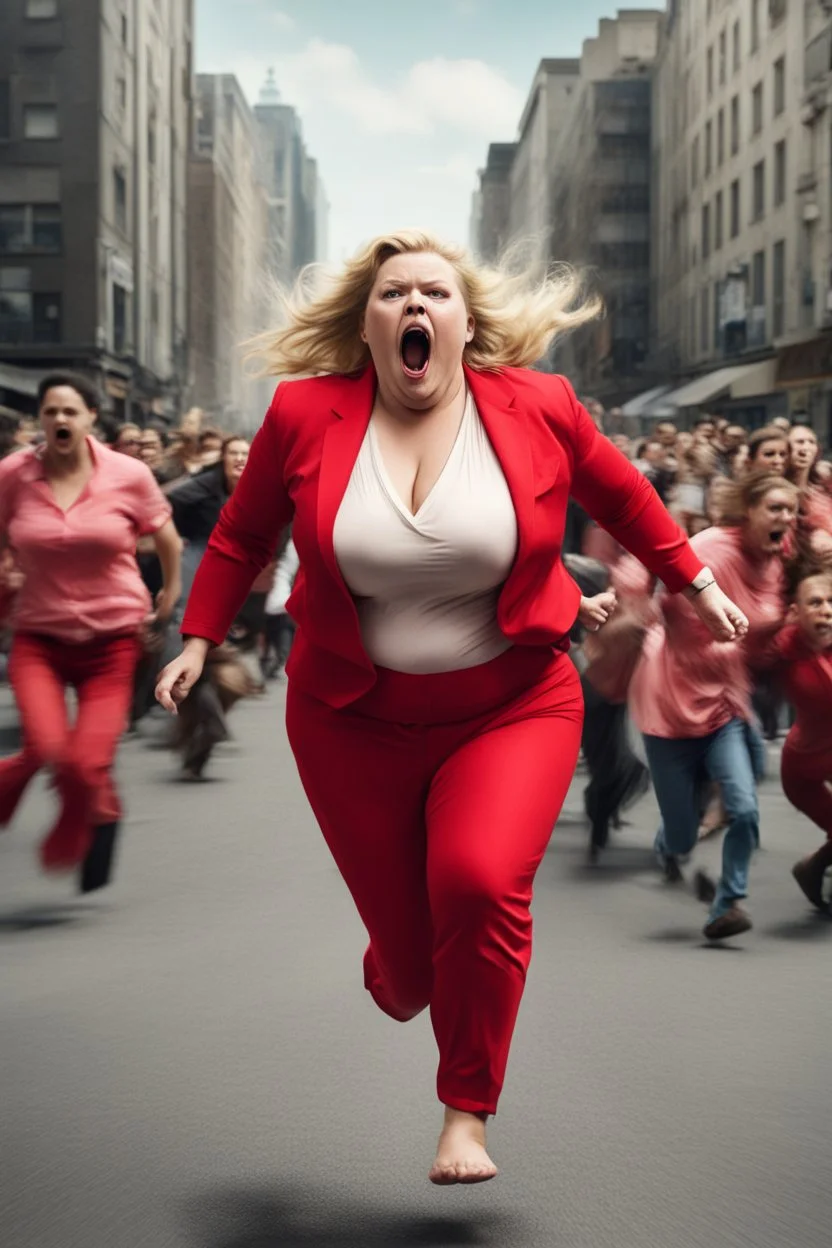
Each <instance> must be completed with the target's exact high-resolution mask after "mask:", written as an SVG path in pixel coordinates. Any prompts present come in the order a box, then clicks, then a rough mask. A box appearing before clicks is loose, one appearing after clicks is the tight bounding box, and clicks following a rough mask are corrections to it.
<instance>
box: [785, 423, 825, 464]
mask: <svg viewBox="0 0 832 1248" xmlns="http://www.w3.org/2000/svg"><path fill="white" fill-rule="evenodd" d="M789 453H790V455H791V461H792V466H793V467H794V468H801V469H804V470H805V469H806V468H811V467H812V464H813V463H814V462H815V460H816V459H817V457H818V440H817V438H816V437H815V434H814V431H813V430H812V429H808V428H807V427H806V425H796V426H795V428H794V429H792V430H791V432H790V433H789Z"/></svg>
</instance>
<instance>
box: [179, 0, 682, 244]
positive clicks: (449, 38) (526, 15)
mask: <svg viewBox="0 0 832 1248" xmlns="http://www.w3.org/2000/svg"><path fill="white" fill-rule="evenodd" d="M620 7H626V6H624V5H622V6H620ZM632 7H640V8H656V9H663V8H664V7H665V5H664V0H653V2H652V3H651V0H642V3H641V4H639V5H638V6H636V5H635V4H633V6H632ZM615 11H616V4H615V2H614V0H612V2H610V0H409V2H405V3H399V4H397V3H395V0H353V2H352V3H350V2H349V0H196V27H197V30H196V68H197V70H198V71H199V72H200V73H233V74H236V76H237V78H238V80H239V82H240V84H241V86H242V88H243V90H244V92H245V94H246V96H247V98H248V100H249V103H250V104H255V103H256V102H257V99H258V96H259V92H260V89H261V87H262V85H263V83H264V81H265V78H266V71H267V70H268V69H269V67H272V68H273V69H274V71H275V76H276V81H277V86H278V88H279V90H280V93H281V98H282V100H283V101H284V102H285V103H287V104H293V105H294V106H295V107H296V108H297V110H298V113H299V115H300V118H301V122H302V126H303V134H304V139H305V142H306V146H307V150H308V152H309V155H310V156H313V157H315V159H316V160H317V161H318V169H319V172H320V175H321V177H322V179H323V182H324V185H325V188H326V194H327V199H328V200H329V204H330V215H329V247H328V251H329V259H330V260H333V261H336V262H337V261H339V260H342V259H344V258H345V257H346V256H348V255H351V254H352V253H353V252H354V251H355V250H356V248H357V247H359V246H360V245H361V244H362V243H363V242H365V241H366V240H367V239H369V238H372V237H373V236H375V235H377V234H381V233H386V232H388V231H390V230H392V229H398V228H402V227H406V226H420V227H422V228H425V229H430V230H432V231H434V232H436V233H438V234H439V235H440V236H441V237H443V238H446V239H449V240H451V241H455V242H460V243H463V244H467V243H468V241H469V240H468V232H469V219H470V214H471V196H472V193H473V191H474V190H475V188H476V185H477V170H478V169H480V168H482V166H483V165H484V163H485V158H486V153H487V150H488V144H489V143H491V142H510V141H511V140H512V139H514V138H515V137H516V133H517V126H518V123H519V120H520V116H521V113H522V111H523V106H524V104H525V101H526V97H527V95H528V92H529V89H530V87H531V83H532V78H533V76H534V72H535V68H536V66H537V64H538V62H539V61H540V59H541V58H542V57H562V56H579V55H580V51H581V44H582V42H583V40H584V39H586V38H589V37H592V36H593V35H594V34H596V32H597V29H598V21H599V20H600V19H601V18H602V17H614V16H615Z"/></svg>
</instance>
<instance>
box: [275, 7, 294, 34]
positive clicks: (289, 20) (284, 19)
mask: <svg viewBox="0 0 832 1248" xmlns="http://www.w3.org/2000/svg"><path fill="white" fill-rule="evenodd" d="M269 21H270V22H271V24H272V26H276V27H277V29H278V30H294V29H295V27H296V26H297V22H296V21H295V19H294V18H293V17H292V15H291V13H287V12H286V11H285V9H269Z"/></svg>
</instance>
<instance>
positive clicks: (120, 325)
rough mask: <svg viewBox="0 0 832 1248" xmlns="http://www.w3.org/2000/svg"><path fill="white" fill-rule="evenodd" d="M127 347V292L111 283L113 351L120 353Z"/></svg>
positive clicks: (115, 283)
mask: <svg viewBox="0 0 832 1248" xmlns="http://www.w3.org/2000/svg"><path fill="white" fill-rule="evenodd" d="M126 346H127V291H126V290H125V289H124V287H123V286H119V285H118V283H117V282H114V283H113V350H114V351H117V352H119V353H121V352H122V351H124V349H125V347H126Z"/></svg>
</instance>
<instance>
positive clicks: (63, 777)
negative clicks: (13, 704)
mask: <svg viewBox="0 0 832 1248" xmlns="http://www.w3.org/2000/svg"><path fill="white" fill-rule="evenodd" d="M38 401H39V404H40V418H41V423H42V425H43V428H44V431H45V436H46V440H45V443H44V445H43V447H36V448H31V449H29V450H26V451H22V452H21V453H20V454H18V455H13V456H10V457H9V458H8V459H6V460H4V461H3V462H2V463H0V544H2V545H3V546H4V547H6V549H7V551H8V552H9V554H10V555H11V556H12V557H13V561H14V568H15V572H16V575H17V576H18V578H19V582H18V584H17V585H15V586H14V591H15V592H13V593H9V594H8V598H9V599H10V600H11V601H10V604H9V605H10V607H11V621H12V628H13V632H14V640H13V644H12V652H11V660H10V664H9V678H10V681H11V684H12V688H13V690H14V694H15V698H16V700H17V705H18V709H19V712H20V717H21V724H22V731H23V749H22V751H21V752H20V753H19V754H15V755H14V756H12V757H11V758H6V759H3V760H2V761H1V762H0V825H2V826H5V825H6V824H8V822H9V820H10V819H11V818H12V815H13V814H14V811H15V809H16V808H17V805H18V803H19V801H20V799H21V797H22V796H23V793H24V791H25V789H26V787H27V785H28V783H29V781H30V780H31V779H32V777H33V776H34V775H35V774H36V773H37V772H38V771H40V770H41V768H47V769H48V770H49V771H50V772H51V773H52V777H53V780H54V784H55V787H56V789H57V791H58V794H59V797H60V802H61V808H60V813H59V816H58V819H57V822H56V823H55V824H54V826H53V827H52V829H51V831H50V833H49V835H48V836H47V837H46V839H45V841H44V842H43V844H42V845H41V850H40V856H41V862H42V864H43V866H44V868H45V869H47V870H51V871H59V870H69V869H73V868H77V867H79V866H81V864H84V865H83V869H82V875H81V886H82V888H83V889H85V890H87V891H89V890H90V889H92V888H94V887H98V886H100V885H101V884H102V883H105V882H106V880H107V878H108V876H109V865H110V859H111V857H112V851H113V846H114V843H115V838H116V834H117V831H118V822H119V819H120V817H121V802H120V800H119V797H118V794H117V792H116V789H115V784H114V780H113V776H112V766H113V759H114V757H115V752H116V748H117V745H118V741H119V738H120V736H121V734H122V732H123V731H124V729H125V727H126V725H127V715H128V710H129V707H130V701H131V697H132V691H133V675H134V671H135V667H136V664H137V662H138V660H139V657H140V655H141V653H142V646H143V642H144V640H145V639H147V638H149V637H150V636H151V635H152V633H153V631H154V630H155V629H156V628H157V627H159V626H160V625H162V624H163V623H164V621H165V620H166V619H168V618H169V617H170V615H171V613H172V611H173V607H174V604H175V602H176V600H177V598H178V597H179V555H180V549H181V543H180V541H179V538H178V537H177V535H176V531H175V530H174V527H173V524H172V523H171V520H170V507H169V505H168V504H167V502H166V501H165V499H164V498H163V496H162V494H161V492H160V491H159V487H158V486H157V484H156V482H155V481H154V480H153V477H152V475H151V473H150V470H149V469H148V468H146V467H145V465H144V464H142V463H139V461H138V460H136V459H134V458H132V457H131V456H129V455H119V454H116V453H114V452H113V450H112V449H110V448H109V447H106V446H102V445H101V444H99V443H98V442H96V441H95V439H94V438H93V437H92V429H93V425H94V423H95V419H96V414H97V408H98V400H97V396H96V392H95V389H94V387H93V386H92V384H91V383H90V382H89V381H87V380H86V378H84V377H81V376H78V375H76V374H73V373H61V372H57V373H50V374H47V376H46V377H44V378H43V380H42V381H41V382H40V385H39V388H38ZM146 534H152V535H153V538H154V542H155V545H156V550H157V552H158V554H159V558H160V561H161V565H162V571H163V588H162V591H161V593H160V594H159V596H158V599H157V602H156V606H155V610H154V608H153V603H152V601H151V598H150V595H149V594H148V592H147V590H146V588H145V586H144V585H143V584H142V580H141V577H140V576H139V570H138V566H137V564H136V558H135V551H136V544H137V542H138V540H139V538H140V537H142V536H143V535H146ZM68 687H72V688H74V689H75V691H76V693H77V697H78V710H77V715H76V718H75V721H74V723H72V724H70V722H69V719H68V716H67V709H66V704H65V693H66V689H67V688H68Z"/></svg>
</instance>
